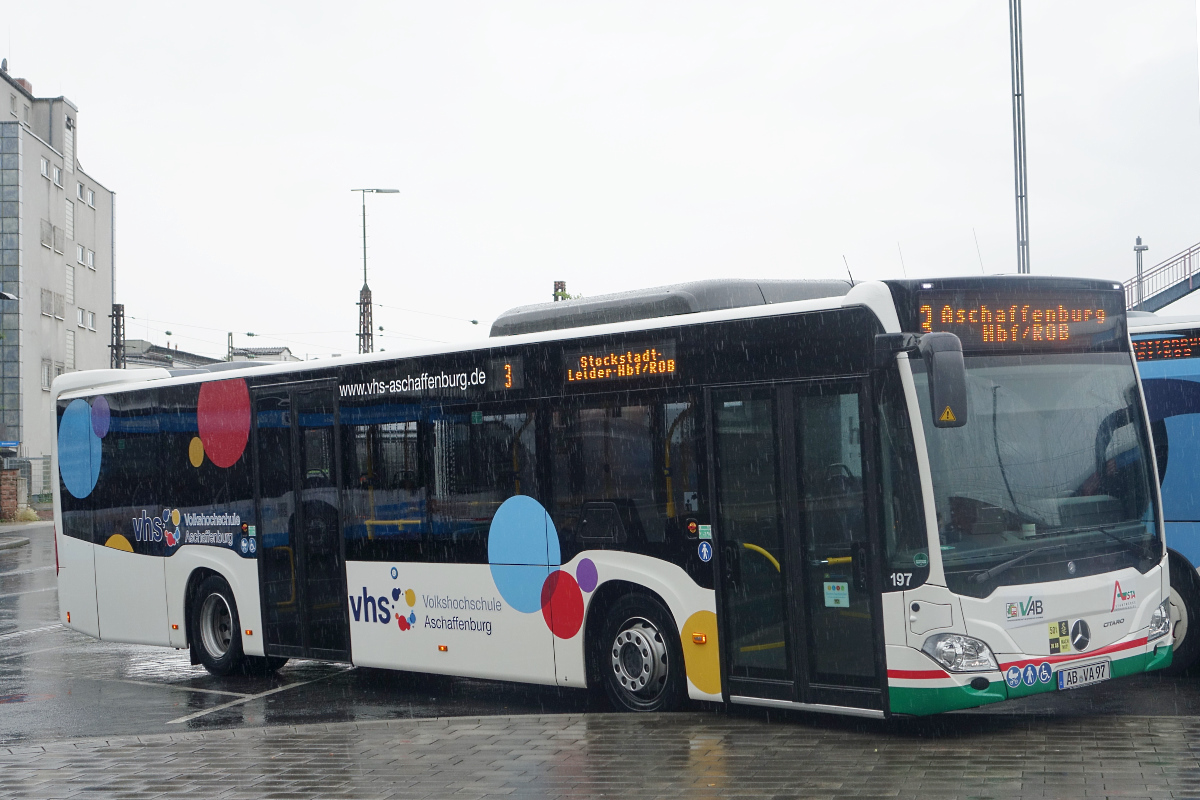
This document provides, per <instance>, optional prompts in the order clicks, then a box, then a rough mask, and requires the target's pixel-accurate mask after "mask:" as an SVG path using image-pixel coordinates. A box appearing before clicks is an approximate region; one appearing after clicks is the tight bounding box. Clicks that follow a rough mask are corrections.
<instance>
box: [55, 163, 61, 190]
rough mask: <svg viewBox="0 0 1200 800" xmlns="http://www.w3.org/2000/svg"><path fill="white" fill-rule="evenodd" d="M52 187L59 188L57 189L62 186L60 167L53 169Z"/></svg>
mask: <svg viewBox="0 0 1200 800" xmlns="http://www.w3.org/2000/svg"><path fill="white" fill-rule="evenodd" d="M54 185H55V186H59V187H61V186H62V168H61V167H55V168H54Z"/></svg>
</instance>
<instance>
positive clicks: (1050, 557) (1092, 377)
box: [912, 353, 1162, 597]
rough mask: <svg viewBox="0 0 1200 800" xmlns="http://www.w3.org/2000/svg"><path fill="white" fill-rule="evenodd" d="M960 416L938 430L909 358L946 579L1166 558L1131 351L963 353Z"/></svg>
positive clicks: (1059, 572)
mask: <svg viewBox="0 0 1200 800" xmlns="http://www.w3.org/2000/svg"><path fill="white" fill-rule="evenodd" d="M965 361H966V367H967V392H968V421H967V424H966V425H965V426H963V427H961V428H935V427H934V426H933V421H932V417H931V414H930V406H929V391H928V382H927V377H926V373H925V369H924V364H923V363H922V362H921V361H920V360H919V359H914V360H913V361H912V366H913V373H914V378H915V381H916V386H917V397H918V398H919V403H920V407H921V416H922V419H923V421H924V428H925V436H926V442H927V445H928V449H929V460H930V468H931V472H932V478H933V492H934V497H935V502H936V508H937V526H938V533H939V537H940V540H941V541H940V544H941V551H942V562H943V565H944V567H945V571H946V580H947V584H948V586H949V587H950V588H951V589H952V590H954V591H956V592H959V593H962V594H967V595H971V596H976V597H985V596H987V595H989V594H991V592H992V591H993V590H995V588H996V587H997V586H1004V585H1014V584H1021V583H1033V582H1040V581H1048V580H1064V579H1067V578H1073V577H1081V576H1084V575H1094V574H1098V573H1101V572H1108V571H1112V570H1115V569H1121V568H1124V567H1127V566H1134V567H1137V568H1138V569H1139V571H1141V572H1145V571H1146V570H1148V569H1150V568H1151V567H1152V566H1153V565H1154V564H1157V563H1158V562H1159V561H1160V560H1161V557H1162V550H1161V544H1160V539H1159V536H1158V526H1157V525H1156V523H1155V506H1154V502H1153V498H1154V493H1153V492H1152V491H1151V479H1152V473H1151V472H1150V469H1151V467H1150V461H1149V454H1150V453H1151V450H1150V447H1149V443H1148V442H1147V440H1146V434H1145V430H1146V428H1145V422H1144V419H1143V413H1142V404H1141V398H1140V395H1139V393H1138V387H1137V380H1136V376H1135V374H1134V365H1133V361H1132V359H1131V358H1130V356H1129V354H1128V353H1089V354H1072V355H1067V354H1061V355H1014V356H1008V355H1006V356H998V355H985V356H968V357H967V358H966V359H965Z"/></svg>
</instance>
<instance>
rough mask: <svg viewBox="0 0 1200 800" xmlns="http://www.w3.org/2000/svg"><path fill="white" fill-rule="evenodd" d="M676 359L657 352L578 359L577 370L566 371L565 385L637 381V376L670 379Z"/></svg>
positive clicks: (587, 356) (571, 368) (611, 354)
mask: <svg viewBox="0 0 1200 800" xmlns="http://www.w3.org/2000/svg"><path fill="white" fill-rule="evenodd" d="M673 374H675V359H673V358H667V357H666V356H665V355H664V354H663V353H661V352H659V351H658V350H657V349H656V348H653V347H651V348H649V349H648V350H643V351H642V352H639V353H635V352H633V351H632V350H627V351H625V352H624V353H615V352H607V353H603V352H602V353H597V354H595V355H581V356H579V364H578V368H576V367H574V366H572V367H567V380H568V381H603V380H610V379H612V378H636V377H638V376H640V375H673Z"/></svg>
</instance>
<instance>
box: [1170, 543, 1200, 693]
mask: <svg viewBox="0 0 1200 800" xmlns="http://www.w3.org/2000/svg"><path fill="white" fill-rule="evenodd" d="M1170 569H1171V633H1173V634H1174V635H1175V652H1174V653H1173V654H1172V656H1171V665H1170V666H1168V667H1166V668H1165V669H1164V670H1163V672H1164V673H1166V674H1167V675H1181V674H1182V673H1184V672H1186V671H1187V669H1188V668H1189V667H1191V666H1192V665H1194V664H1195V663H1196V659H1197V657H1200V577H1198V576H1197V575H1196V569H1195V568H1194V567H1193V566H1192V565H1191V564H1189V563H1188V562H1187V560H1186V559H1184V558H1183V557H1181V556H1178V555H1176V554H1175V553H1171V554H1170Z"/></svg>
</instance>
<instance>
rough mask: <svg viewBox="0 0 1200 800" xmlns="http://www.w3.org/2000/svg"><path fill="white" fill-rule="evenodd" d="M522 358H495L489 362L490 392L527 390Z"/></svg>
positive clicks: (488, 385) (488, 383)
mask: <svg viewBox="0 0 1200 800" xmlns="http://www.w3.org/2000/svg"><path fill="white" fill-rule="evenodd" d="M523 366H524V365H523V364H522V357H521V356H510V357H509V358H493V359H491V360H489V361H488V373H487V388H488V390H489V391H493V392H496V391H500V392H504V391H508V390H510V389H524V388H525V370H524V369H523Z"/></svg>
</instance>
